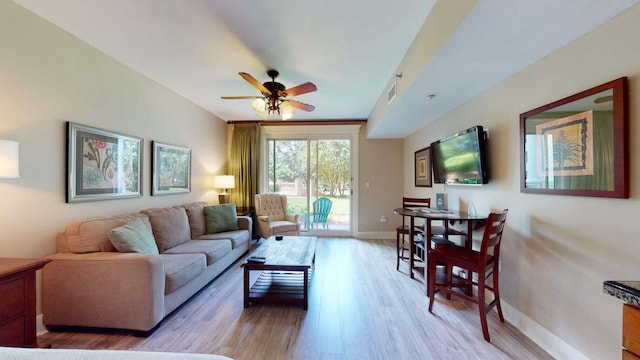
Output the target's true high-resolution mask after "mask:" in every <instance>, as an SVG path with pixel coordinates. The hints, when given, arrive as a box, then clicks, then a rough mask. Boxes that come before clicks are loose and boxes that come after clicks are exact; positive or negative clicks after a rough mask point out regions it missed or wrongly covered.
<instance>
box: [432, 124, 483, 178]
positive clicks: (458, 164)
mask: <svg viewBox="0 0 640 360" xmlns="http://www.w3.org/2000/svg"><path fill="white" fill-rule="evenodd" d="M486 140H487V139H486V135H485V132H484V130H483V128H482V126H479V125H478V126H474V127H471V128H469V129H467V130H464V131H460V132H458V133H456V134H453V135H450V136H447V137H446V138H444V139H440V140H438V141H436V142H433V143H431V163H432V164H433V177H434V179H433V181H434V182H435V183H437V184H448V185H482V184H486V183H488V182H489V173H488V166H487V151H486Z"/></svg>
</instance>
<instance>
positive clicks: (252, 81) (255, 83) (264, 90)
mask: <svg viewBox="0 0 640 360" xmlns="http://www.w3.org/2000/svg"><path fill="white" fill-rule="evenodd" d="M238 74H240V76H242V78H243V79H245V80H247V82H248V83H249V84H251V85H253V86H254V87H255V88H256V89H258V90H260V92H261V93H263V94H267V95H271V91H269V89H267V88H266V87H264V85H262V84H261V83H260V82H259V81H258V80H256V79H255V78H254V77H253V76H251V75H249V74H247V73H244V72H240V73H238Z"/></svg>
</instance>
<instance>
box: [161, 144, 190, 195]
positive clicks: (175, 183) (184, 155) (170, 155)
mask: <svg viewBox="0 0 640 360" xmlns="http://www.w3.org/2000/svg"><path fill="white" fill-rule="evenodd" d="M151 147H152V153H153V162H152V171H153V181H152V184H151V195H169V194H180V193H188V192H191V150H190V149H187V148H184V147H179V146H173V145H167V144H162V143H159V142H157V141H153V142H152V145H151Z"/></svg>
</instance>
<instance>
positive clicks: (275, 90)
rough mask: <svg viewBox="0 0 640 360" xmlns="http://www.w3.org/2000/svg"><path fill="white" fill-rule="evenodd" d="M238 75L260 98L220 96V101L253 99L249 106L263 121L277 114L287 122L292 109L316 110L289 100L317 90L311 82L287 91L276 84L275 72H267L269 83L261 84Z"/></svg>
mask: <svg viewBox="0 0 640 360" xmlns="http://www.w3.org/2000/svg"><path fill="white" fill-rule="evenodd" d="M239 74H240V76H241V77H242V78H243V79H245V80H246V81H247V82H248V83H249V84H251V85H253V86H254V87H255V88H256V89H258V90H260V92H261V93H262V96H222V99H225V100H238V99H254V100H253V101H252V102H251V106H252V107H253V110H254V111H255V112H256V113H257V114H258V115H260V117H262V118H263V119H266V118H267V116H268V115H270V114H275V113H277V114H279V115H280V116H281V117H282V120H288V119H291V117H292V116H293V108H297V109H300V110H304V111H313V110H314V109H315V108H316V107H315V106H313V105H309V104H305V103H303V102H300V101H296V100H292V99H290V98H289V97H290V96H296V95H302V94H306V93H310V92H313V91H316V90H318V88H317V87H316V86H315V84H313V83H311V82H306V83H304V84H300V85H298V86H294V87H292V88H288V89H287V88H285V86H284V85H282V84H281V83H279V82H276V78H277V77H278V75H279V74H280V73H279V72H278V71H277V70H273V69H272V70H268V71H267V75H268V76H269V77H270V78H271V81H267V82H265V83H263V84H261V83H259V82H258V80H256V79H255V78H254V77H253V76H251V75H249V74H247V73H244V72H241V73H239Z"/></svg>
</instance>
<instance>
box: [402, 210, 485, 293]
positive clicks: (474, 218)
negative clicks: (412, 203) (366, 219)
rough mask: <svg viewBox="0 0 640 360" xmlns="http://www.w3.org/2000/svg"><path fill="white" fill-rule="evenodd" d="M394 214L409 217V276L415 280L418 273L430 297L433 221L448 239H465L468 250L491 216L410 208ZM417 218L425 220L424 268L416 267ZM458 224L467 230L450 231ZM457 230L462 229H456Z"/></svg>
mask: <svg viewBox="0 0 640 360" xmlns="http://www.w3.org/2000/svg"><path fill="white" fill-rule="evenodd" d="M393 213H394V214H396V215H401V216H407V217H409V243H410V244H411V246H410V251H409V276H410V277H411V278H412V279H413V278H415V276H414V273H418V274H419V275H420V276H421V277H422V279H423V280H424V285H425V294H426V295H427V296H429V293H428V284H427V279H428V278H429V277H428V274H427V271H428V267H427V266H426V261H427V259H426V258H427V253H428V251H429V248H430V244H429V241H430V239H431V238H432V237H433V235H434V234H433V232H432V229H433V224H432V222H433V221H441V222H442V223H443V227H444V231H443V234H442V236H443V237H445V238H446V239H448V236H449V235H460V236H462V237H463V238H464V245H463V246H465V247H466V248H467V249H471V247H472V245H473V239H472V236H473V229H474V227H475V226H476V225H478V223H479V222H483V223H484V221H486V220H487V219H488V218H489V216H488V215H478V214H470V213H467V212H463V211H453V210H437V209H433V208H427V207H410V208H397V209H394V210H393ZM415 218H422V219H425V221H424V227H425V230H424V238H425V246H424V247H425V249H424V250H425V254H424V257H425V259H424V266H421V267H417V266H416V265H415V262H416V261H415V251H416V242H415V241H413V239H414V237H415V235H416V231H415ZM456 222H460V223H461V224H462V223H465V224H466V229H465V230H464V231H455V232H452V231H450V227H451V226H452V225H453V224H455V223H456ZM456 229H460V228H459V227H456Z"/></svg>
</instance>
